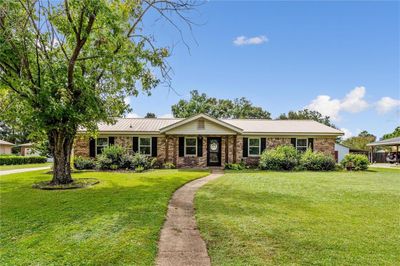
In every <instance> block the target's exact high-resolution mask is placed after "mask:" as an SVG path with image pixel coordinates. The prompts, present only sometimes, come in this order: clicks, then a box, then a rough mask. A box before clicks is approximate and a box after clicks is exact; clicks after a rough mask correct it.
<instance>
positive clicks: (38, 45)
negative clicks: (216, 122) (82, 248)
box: [0, 0, 193, 184]
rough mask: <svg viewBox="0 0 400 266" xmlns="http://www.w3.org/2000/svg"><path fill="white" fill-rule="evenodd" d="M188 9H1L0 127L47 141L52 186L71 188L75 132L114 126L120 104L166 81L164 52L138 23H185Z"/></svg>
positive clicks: (66, 0) (169, 5) (41, 5)
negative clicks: (153, 18) (151, 18)
mask: <svg viewBox="0 0 400 266" xmlns="http://www.w3.org/2000/svg"><path fill="white" fill-rule="evenodd" d="M191 8H193V4H191V2H189V1H185V0H181V1H169V0H165V1H157V0H144V1H135V0H127V1H108V0H96V1H93V0H63V1H57V2H55V1H47V0H33V1H31V0H27V1H15V0H3V1H2V4H1V6H0V89H1V92H0V96H1V97H0V104H1V106H0V109H1V110H2V112H1V114H0V121H3V122H4V123H6V124H7V125H13V124H18V125H23V126H24V127H25V128H26V129H27V131H28V132H30V133H32V134H36V135H44V136H46V137H47V139H48V141H49V145H50V149H51V152H52V154H53V156H54V175H53V181H52V183H53V184H57V183H69V182H72V179H71V176H70V155H71V149H72V144H73V139H74V137H75V135H76V132H77V129H78V127H80V126H82V127H85V128H87V129H88V130H89V131H91V132H93V131H95V130H96V129H97V124H98V122H106V123H112V122H114V119H113V117H114V118H115V117H120V116H121V115H123V114H124V113H126V112H127V111H130V110H129V109H130V108H129V106H128V105H127V104H125V102H124V98H125V97H127V96H136V95H137V94H138V92H139V90H142V91H144V92H145V93H150V91H151V89H152V88H154V87H155V86H156V85H158V84H159V83H160V82H161V81H163V80H164V78H167V75H168V67H167V65H166V61H165V59H166V58H167V57H168V56H169V51H168V49H166V48H164V47H156V46H155V44H154V40H153V36H149V35H146V34H145V32H144V31H143V17H144V15H145V14H146V13H148V12H149V10H152V11H154V12H155V13H156V14H158V15H159V16H160V18H164V19H165V21H167V22H170V23H173V21H172V19H171V17H169V16H173V15H175V16H176V17H179V18H183V19H184V22H188V19H187V17H186V15H183V14H182V12H185V11H187V10H190V9H191ZM173 25H174V26H176V24H173Z"/></svg>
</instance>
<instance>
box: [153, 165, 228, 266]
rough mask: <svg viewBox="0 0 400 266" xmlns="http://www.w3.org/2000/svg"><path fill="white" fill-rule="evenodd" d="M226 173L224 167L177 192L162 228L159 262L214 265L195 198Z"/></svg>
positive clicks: (175, 265) (161, 264) (200, 265)
mask: <svg viewBox="0 0 400 266" xmlns="http://www.w3.org/2000/svg"><path fill="white" fill-rule="evenodd" d="M221 175H223V171H222V170H213V171H212V174H210V175H208V176H206V177H203V178H200V179H197V180H194V181H192V182H190V183H187V184H186V185H184V186H183V187H181V188H180V189H178V190H177V191H175V193H174V194H173V196H172V198H171V200H170V202H169V205H168V212H167V220H166V221H165V223H164V226H163V228H162V230H161V236H160V241H159V243H158V254H157V261H156V264H157V265H160V266H166V265H171V266H172V265H174V266H179V265H185V266H186V265H190V266H192V265H199V266H203V265H204V266H209V265H211V262H210V257H209V256H208V253H207V248H206V244H205V242H204V240H203V239H202V238H201V236H200V232H199V230H198V229H197V224H196V220H195V217H194V207H193V199H194V195H195V193H196V191H197V190H198V189H199V188H200V187H202V186H203V185H205V184H206V183H208V182H209V181H211V180H214V179H216V178H218V177H220V176H221Z"/></svg>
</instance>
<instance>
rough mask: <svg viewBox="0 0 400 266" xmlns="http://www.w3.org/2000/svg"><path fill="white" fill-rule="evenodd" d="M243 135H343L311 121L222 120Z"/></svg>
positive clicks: (336, 130) (338, 131)
mask: <svg viewBox="0 0 400 266" xmlns="http://www.w3.org/2000/svg"><path fill="white" fill-rule="evenodd" d="M222 121H225V122H227V123H229V124H232V125H234V126H236V127H239V128H241V129H243V132H244V133H271V134H273V133H277V134H278V133H303V134H306V133H316V134H333V135H343V132H342V131H340V130H338V129H335V128H332V127H328V126H326V125H324V124H321V123H318V122H316V121H313V120H266V119H222Z"/></svg>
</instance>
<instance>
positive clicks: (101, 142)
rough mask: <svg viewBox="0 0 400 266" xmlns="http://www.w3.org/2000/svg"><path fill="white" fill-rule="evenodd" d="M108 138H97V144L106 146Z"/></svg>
mask: <svg viewBox="0 0 400 266" xmlns="http://www.w3.org/2000/svg"><path fill="white" fill-rule="evenodd" d="M107 142H108V139H107V138H98V139H97V146H107Z"/></svg>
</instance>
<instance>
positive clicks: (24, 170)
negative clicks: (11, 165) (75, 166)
mask: <svg viewBox="0 0 400 266" xmlns="http://www.w3.org/2000/svg"><path fill="white" fill-rule="evenodd" d="M49 168H50V166H43V167H35V168H22V169H13V170H2V171H0V175H9V174H17V173H24V172H30V171H36V170H44V169H49Z"/></svg>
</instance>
